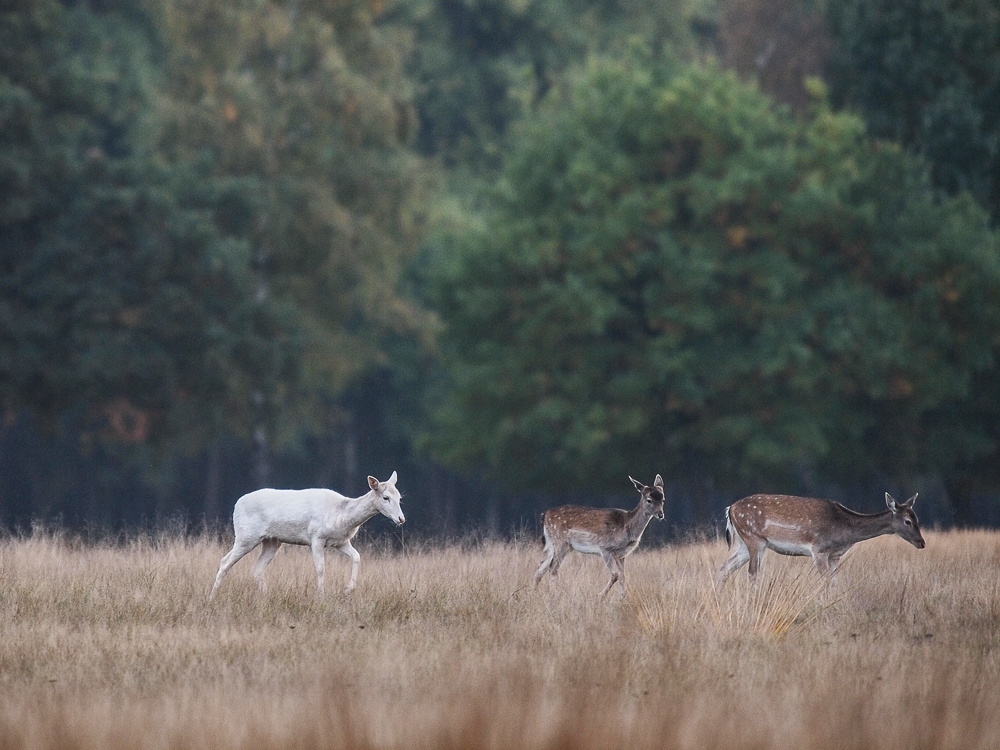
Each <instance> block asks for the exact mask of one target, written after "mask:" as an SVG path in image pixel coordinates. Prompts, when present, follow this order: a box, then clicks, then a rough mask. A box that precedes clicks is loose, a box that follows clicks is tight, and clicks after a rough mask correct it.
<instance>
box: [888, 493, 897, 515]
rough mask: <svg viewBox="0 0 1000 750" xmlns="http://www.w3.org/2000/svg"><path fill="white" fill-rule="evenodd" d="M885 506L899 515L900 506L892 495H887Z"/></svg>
mask: <svg viewBox="0 0 1000 750" xmlns="http://www.w3.org/2000/svg"><path fill="white" fill-rule="evenodd" d="M885 505H886V507H887V508H888V509H889V510H891V511H892V512H893V513H898V512H899V508H900V505H899V503H897V502H896V498H894V497H893V496H892V495H890V494H889V493H888V492H886V493H885Z"/></svg>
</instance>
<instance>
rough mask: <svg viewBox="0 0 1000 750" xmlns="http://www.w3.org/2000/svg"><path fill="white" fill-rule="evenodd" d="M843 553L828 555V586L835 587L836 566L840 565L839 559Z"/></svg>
mask: <svg viewBox="0 0 1000 750" xmlns="http://www.w3.org/2000/svg"><path fill="white" fill-rule="evenodd" d="M843 556H844V555H843V553H841V554H839V555H838V554H832V555H830V588H832V589H836V588H837V568H838V567H839V566H840V560H841V558H843Z"/></svg>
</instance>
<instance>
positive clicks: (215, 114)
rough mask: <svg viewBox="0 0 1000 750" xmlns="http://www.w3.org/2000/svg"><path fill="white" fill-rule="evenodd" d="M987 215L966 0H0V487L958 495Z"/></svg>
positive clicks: (992, 477) (17, 520)
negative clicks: (392, 485) (657, 481)
mask: <svg viewBox="0 0 1000 750" xmlns="http://www.w3.org/2000/svg"><path fill="white" fill-rule="evenodd" d="M998 221H1000V0H957V1H955V0H949V1H948V2H945V0H908V1H907V2H899V1H898V0H892V1H891V2H890V0H660V1H658V2H652V3H651V2H639V1H638V0H325V1H323V2H321V1H319V0H288V1H287V2H285V1H278V0H276V1H274V2H268V1H266V0H226V2H222V0H198V1H197V2H194V0H127V1H126V0H2V3H0V408H2V423H0V524H2V525H3V526H4V527H6V528H8V529H28V528H30V527H31V525H32V524H35V523H42V524H57V523H58V524H63V525H66V526H70V527H74V528H77V529H84V530H89V531H93V532H97V533H104V532H106V531H107V530H116V529H125V528H135V527H149V526H162V525H165V524H182V525H183V526H184V527H186V528H197V527H200V526H201V525H203V524H204V525H207V526H208V528H210V529H218V528H219V527H220V524H223V523H225V519H226V518H227V516H228V515H229V513H230V511H231V507H232V503H233V502H234V501H235V499H236V498H237V497H239V495H241V494H242V493H244V492H246V491H248V490H250V489H253V488H255V487H258V486H262V485H273V486H290V487H294V486H328V487H333V488H335V489H338V490H341V491H343V492H344V493H346V494H349V495H357V494H361V492H362V491H363V490H364V489H365V482H364V477H365V476H366V475H368V474H374V475H376V476H379V477H381V478H386V477H387V476H388V475H389V473H390V472H391V471H393V470H396V471H398V472H399V477H400V480H399V483H400V487H401V488H402V489H403V491H404V494H405V495H406V497H405V498H404V504H405V508H406V513H407V517H408V519H409V521H410V522H409V523H408V524H407V527H406V528H407V532H406V533H416V534H418V535H427V536H435V535H442V534H457V533H465V532H469V531H473V530H474V531H477V532H479V533H484V534H510V533H517V532H519V531H527V532H531V533H534V532H535V531H536V530H537V517H538V513H539V512H540V511H541V510H542V509H544V508H545V507H547V506H549V505H551V504H554V503H556V502H564V501H567V500H572V501H574V502H581V503H586V504H605V503H607V504H615V505H623V504H631V503H632V500H633V498H632V497H630V494H631V484H630V483H628V482H627V475H629V474H631V475H632V476H635V477H637V478H639V479H641V480H643V481H646V482H649V481H651V480H652V477H653V476H654V475H655V474H656V473H661V474H663V476H664V477H665V479H666V480H667V485H668V497H669V502H668V506H669V507H668V519H669V523H668V524H664V525H663V526H662V527H661V528H659V529H658V530H657V533H659V534H670V533H676V532H677V531H678V530H689V529H691V528H692V527H698V526H707V525H708V524H712V523H715V522H716V521H717V520H718V516H719V512H720V510H721V508H722V507H723V506H725V505H727V504H728V503H730V502H732V501H733V500H734V499H736V498H738V497H740V496H742V495H743V494H747V493H749V492H753V491H769V492H794V493H804V494H814V495H822V496H828V497H834V498H837V499H841V500H843V501H845V502H847V503H849V504H850V505H852V506H853V507H856V508H859V509H864V510H877V509H878V508H879V505H880V504H881V499H880V498H881V497H882V493H883V492H884V491H886V490H889V491H891V492H893V493H898V494H899V495H907V496H908V494H912V493H913V492H917V491H919V492H920V496H921V500H920V502H919V504H918V511H919V512H920V514H921V517H922V519H923V521H924V523H925V524H926V523H928V522H930V523H937V524H942V525H950V524H957V525H970V524H988V525H996V524H997V523H998V522H1000V504H998V503H997V502H996V499H997V497H1000V495H998V492H1000V388H998V385H1000V356H998V355H1000V243H998V234H997V224H998ZM411 528H412V529H413V531H412V532H411V531H410V529H411Z"/></svg>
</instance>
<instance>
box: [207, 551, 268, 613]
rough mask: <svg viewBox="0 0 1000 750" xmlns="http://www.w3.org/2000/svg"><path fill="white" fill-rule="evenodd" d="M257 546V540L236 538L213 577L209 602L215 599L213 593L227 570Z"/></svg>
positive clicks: (217, 588)
mask: <svg viewBox="0 0 1000 750" xmlns="http://www.w3.org/2000/svg"><path fill="white" fill-rule="evenodd" d="M258 544H260V540H259V539H256V540H254V541H253V542H250V541H249V540H246V539H239V538H237V540H236V541H235V542H234V543H233V548H232V549H231V550H229V552H227V553H226V554H225V555H224V556H223V558H222V562H221V563H219V572H218V573H217V574H216V576H215V585H214V586H212V591H211V593H210V594H209V595H208V599H209V601H211V600H212V599H214V598H215V592H216V591H218V590H219V584H221V583H222V579H223V578H225V577H226V573H228V572H229V569H230V568H231V567H233V566H234V565H235V564H236V563H238V562H239V561H240V560H242V559H243V556H244V555H246V554H247V553H248V552H250V551H251V550H252V549H253V548H254V547H256V546H257V545H258Z"/></svg>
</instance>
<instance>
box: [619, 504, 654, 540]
mask: <svg viewBox="0 0 1000 750" xmlns="http://www.w3.org/2000/svg"><path fill="white" fill-rule="evenodd" d="M652 517H653V514H652V513H648V512H646V511H644V510H643V507H642V502H641V501H640V503H639V504H638V505H637V506H636V507H635V508H633V509H632V510H630V511H629V513H628V518H626V519H625V533H626V534H627V535H628V538H629V539H638V538H639V537H641V536H642V532H644V531H645V530H646V526H648V525H649V521H650V519H651V518H652Z"/></svg>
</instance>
